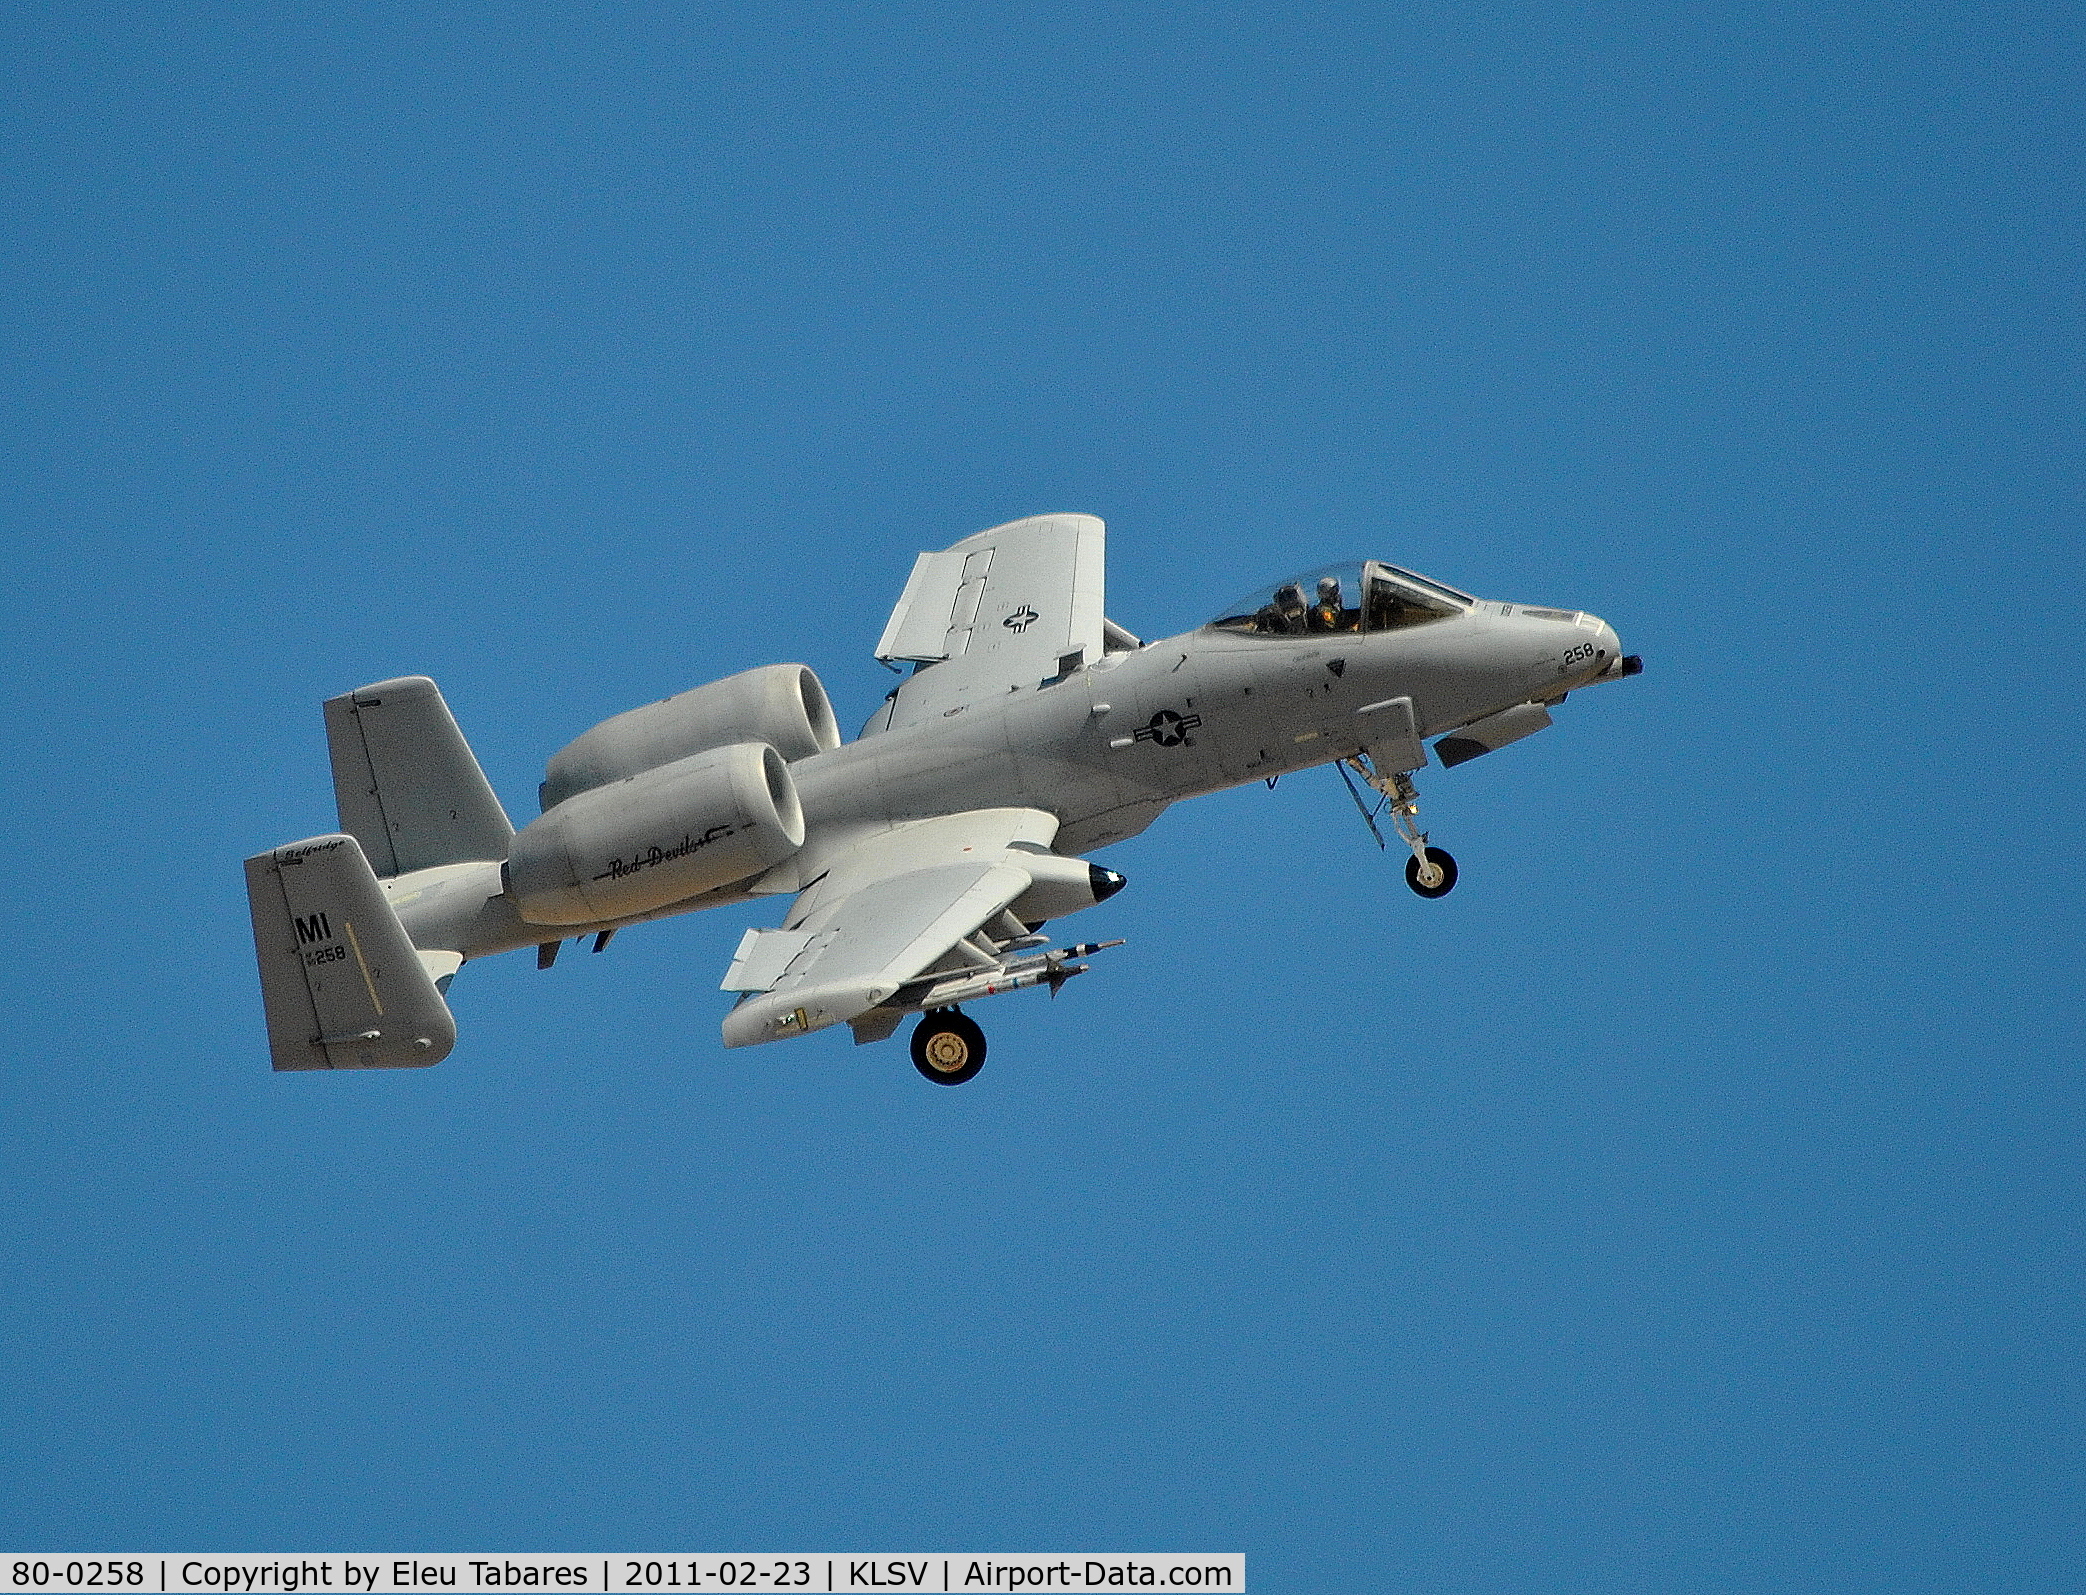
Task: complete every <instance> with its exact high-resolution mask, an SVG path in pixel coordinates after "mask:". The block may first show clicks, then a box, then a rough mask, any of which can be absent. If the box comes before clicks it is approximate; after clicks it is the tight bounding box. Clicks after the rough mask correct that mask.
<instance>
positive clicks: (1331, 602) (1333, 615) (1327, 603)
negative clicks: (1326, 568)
mask: <svg viewBox="0 0 2086 1595" xmlns="http://www.w3.org/2000/svg"><path fill="white" fill-rule="evenodd" d="M1340 608H1341V605H1340V578H1339V577H1337V576H1321V577H1319V578H1318V602H1317V603H1315V604H1313V605H1312V606H1311V629H1312V630H1313V631H1338V630H1339V629H1340Z"/></svg>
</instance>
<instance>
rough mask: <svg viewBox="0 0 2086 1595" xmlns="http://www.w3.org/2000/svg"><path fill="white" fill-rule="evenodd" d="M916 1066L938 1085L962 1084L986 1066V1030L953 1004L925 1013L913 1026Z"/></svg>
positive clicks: (914, 1063)
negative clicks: (957, 1009)
mask: <svg viewBox="0 0 2086 1595" xmlns="http://www.w3.org/2000/svg"><path fill="white" fill-rule="evenodd" d="M913 1067H914V1068H915V1069H918V1070H919V1071H920V1072H921V1073H922V1074H924V1075H925V1076H927V1078H928V1079H930V1080H932V1081H933V1082H934V1083H935V1084H936V1085H962V1084H963V1082H964V1081H966V1080H970V1079H973V1078H975V1077H976V1076H977V1073H978V1071H979V1070H980V1069H982V1068H984V1067H985V1032H984V1031H982V1030H980V1029H979V1028H978V1026H977V1024H976V1023H975V1022H974V1021H972V1020H970V1019H968V1018H966V1017H965V1016H964V1015H962V1014H960V1013H958V1012H957V1011H956V1010H955V1009H954V1008H944V1009H942V1010H941V1011H939V1012H937V1013H927V1014H922V1015H921V1016H920V1022H919V1023H918V1024H917V1025H915V1026H914V1027H913Z"/></svg>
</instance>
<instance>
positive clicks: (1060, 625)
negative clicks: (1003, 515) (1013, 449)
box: [876, 515, 1107, 730]
mask: <svg viewBox="0 0 2086 1595" xmlns="http://www.w3.org/2000/svg"><path fill="white" fill-rule="evenodd" d="M1106 552H1107V528H1106V527H1104V526H1103V525H1102V523H1101V522H1100V521H1099V520H1097V519H1096V518H1095V517H1093V516H1091V515H1032V516H1030V517H1029V518H1028V519H1027V520H1020V521H1009V522H1008V523H1007V524H1006V525H1004V526H995V527H993V528H992V529H991V530H990V531H984V532H979V533H978V534H977V535H976V536H973V537H966V538H965V539H964V540H963V541H962V542H960V543H958V544H956V545H955V547H953V548H949V549H946V550H944V551H943V552H941V553H939V554H922V555H921V556H920V557H919V558H918V559H917V560H915V561H914V562H913V573H912V576H911V578H910V579H909V580H908V581H907V582H906V584H905V592H904V594H903V595H902V596H901V597H900V598H899V600H898V607H897V608H896V609H894V610H892V611H891V620H890V623H889V624H888V625H886V626H885V627H884V635H883V638H882V640H881V641H879V642H878V643H877V648H876V656H877V657H878V658H879V659H882V660H884V661H885V662H886V663H893V662H896V661H899V660H908V661H911V662H912V663H914V664H917V665H919V666H920V667H921V668H920V669H919V670H917V671H915V672H914V673H913V675H912V676H911V677H910V678H909V679H908V680H907V681H906V683H905V684H904V685H903V686H902V687H900V688H899V689H898V694H897V698H896V701H895V703H894V705H893V707H892V712H891V720H890V728H891V729H893V730H895V729H897V728H898V727H900V726H905V725H910V724H912V723H913V722H915V721H918V720H929V719H933V718H934V717H935V716H937V715H941V714H946V713H948V712H949V711H950V710H952V709H959V708H962V707H963V706H965V705H966V704H970V703H974V702H977V701H979V700H981V699H985V698H991V697H995V696H998V695H999V694H1002V693H1006V692H1010V691H1014V690H1016V689H1018V688H1021V687H1033V686H1035V685H1036V684H1037V683H1038V682H1042V681H1047V680H1050V679H1052V678H1055V677H1058V676H1063V675H1065V674H1066V673H1067V672H1069V671H1073V670H1077V669H1078V668H1079V667H1080V665H1081V664H1083V663H1086V662H1088V661H1091V660H1094V659H1098V658H1100V657H1101V653H1102V649H1103V647H1104V641H1103V628H1104V626H1105V625H1106V622H1105V621H1104V620H1103V619H1102V615H1101V608H1102V599H1103V597H1104V587H1105V582H1104V564H1105V559H1106Z"/></svg>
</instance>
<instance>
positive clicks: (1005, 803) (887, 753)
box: [391, 601, 1622, 958]
mask: <svg viewBox="0 0 2086 1595" xmlns="http://www.w3.org/2000/svg"><path fill="white" fill-rule="evenodd" d="M1621 657H1622V654H1621V645H1620V643H1619V641H1618V640H1617V638H1616V635H1615V632H1614V631H1613V629H1611V628H1610V627H1609V626H1608V625H1607V624H1606V623H1605V622H1602V621H1600V620H1598V619H1596V618H1595V617H1593V616H1591V615H1579V614H1575V613H1573V612H1569V611H1561V610H1537V611H1534V612H1533V613H1527V612H1524V610H1523V606H1521V605H1507V604H1500V603H1496V602H1489V601H1487V602H1478V603H1474V604H1472V605H1471V606H1470V607H1469V609H1468V610H1467V611H1465V612H1463V613H1461V614H1457V615H1452V616H1444V617H1442V618H1440V619H1435V620H1431V621H1428V622H1426V623H1425V624H1419V625H1412V626H1409V627H1405V628H1403V629H1398V630H1389V631H1382V632H1374V633H1361V632H1345V633H1341V632H1333V633H1326V634H1321V635H1302V636H1261V635H1252V634H1247V633H1241V632H1237V631H1228V630H1224V629H1221V628H1217V627H1208V626H1206V627H1202V628H1200V629H1198V630H1195V631H1191V632H1184V633H1182V634H1181V635H1179V636H1176V637H1169V638H1166V639H1164V640H1162V641H1158V642H1152V643H1147V644H1144V645H1142V646H1140V647H1138V648H1135V649H1134V650H1126V651H1121V652H1111V653H1108V654H1106V655H1104V656H1103V657H1102V658H1100V659H1098V660H1095V661H1094V662H1093V663H1091V664H1089V665H1087V666H1085V667H1084V668H1082V669H1078V670H1074V671H1072V672H1071V673H1070V674H1069V675H1066V676H1065V677H1063V678H1062V679H1055V680H1052V681H1049V682H1045V683H1039V684H1037V685H1035V686H1032V687H1024V688H1020V689H1017V690H1015V691H1011V692H1009V693H1007V694H1005V695H1004V696H1003V697H1001V698H999V699H998V700H996V701H985V702H974V703H969V704H965V705H963V706H961V707H958V708H953V709H950V710H948V711H947V712H943V713H931V714H930V716H929V717H928V718H925V719H918V720H912V721H911V722H910V723H907V721H908V716H907V714H906V709H907V700H908V697H909V695H911V694H913V693H915V692H919V691H920V690H921V689H922V688H924V687H928V686H931V682H929V680H928V678H929V677H931V676H932V674H933V672H934V670H935V669H936V668H937V667H936V666H933V665H929V666H927V667H925V668H923V669H921V670H919V671H917V672H915V673H914V674H913V675H912V676H911V677H909V678H908V679H907V680H906V681H905V682H903V683H901V684H900V685H899V686H898V688H897V689H896V690H895V691H894V692H893V694H892V695H891V698H890V699H888V700H887V701H886V704H885V706H884V708H882V709H880V710H879V711H878V713H877V714H876V715H875V716H873V717H872V718H871V720H870V722H869V725H868V726H867V727H865V729H864V734H863V735H862V736H861V737H860V738H859V739H857V740H856V741H854V742H850V743H846V744H843V745H842V746H840V747H837V748H832V749H830V750H828V751H825V752H822V753H817V754H813V755H812V756H810V757H808V758H803V759H799V760H797V761H796V762H794V763H793V764H791V766H790V773H791V775H792V776H793V778H794V780H795V782H796V787H797V791H798V794H799V796H800V798H801V800H802V803H803V808H804V819H805V829H806V837H805V843H804V847H803V850H802V852H801V853H800V854H799V855H798V856H797V857H796V858H794V859H791V860H789V861H787V862H786V863H784V864H783V865H780V866H777V867H776V868H775V869H773V870H770V871H768V872H767V873H766V874H765V875H763V876H761V877H760V878H759V879H757V880H754V881H750V882H742V883H739V884H737V885H735V886H733V887H730V888H726V889H723V890H719V891H713V892H706V893H704V894H703V895H701V896H699V897H693V898H689V899H686V900H684V901H681V902H677V903H672V904H669V905H667V906H666V907H664V908H659V909H655V910H653V911H651V912H649V913H646V914H642V915H637V916H633V917H632V918H631V919H627V920H618V921H610V922H604V923H602V924H598V925H574V926H559V927H556V931H557V934H559V935H561V936H569V935H575V934H584V933H588V932H597V931H602V930H610V929H614V928H617V927H618V926H620V925H624V924H632V923H638V922H640V921H642V920H648V919H659V918H664V917H667V916H670V915H676V914H683V913H691V912H693V911H695V910H697V909H702V908H710V907H716V906H719V905H722V904H725V903H732V902H743V901H746V900H748V899H750V898H754V897H764V896H769V895H773V894H775V893H778V892H792V891H796V890H798V889H799V888H800V887H802V886H803V885H805V884H807V883H808V882H809V881H810V880H811V879H812V878H813V877H814V875H815V874H816V872H817V871H818V870H819V869H820V868H822V867H824V861H825V860H826V859H827V858H830V857H831V856H833V855H834V853H835V852H836V850H837V849H838V848H840V847H842V846H845V845H849V844H851V843H852V842H853V841H854V840H856V839H859V838H860V837H861V836H862V835H864V834H866V833H868V832H873V831H876V830H880V829H883V828H885V827H888V826H890V825H893V824H902V823H905V822H907V821H911V820H919V819H928V818H933V817H935V816H939V815H946V814H957V813H962V812H965V811H969V810H974V809H987V808H1030V809H1040V810H1043V811H1046V812H1047V813H1050V814H1052V815H1055V816H1056V817H1057V819H1058V820H1059V822H1060V825H1059V830H1058V833H1057V837H1056V842H1055V849H1056V851H1058V852H1059V853H1063V854H1082V853H1085V852H1088V851H1090V850H1092V849H1095V848H1099V847H1105V846H1107V845H1108V844H1110V843H1112V842H1118V841H1122V840H1123V839H1125V838H1126V837H1130V836H1134V835H1136V834H1137V833H1138V832H1140V831H1142V830H1143V829H1144V828H1145V827H1146V826H1147V825H1149V824H1150V823H1151V821H1152V820H1153V819H1155V818H1156V817H1157V816H1158V815H1159V813H1160V812H1162V811H1163V810H1164V809H1165V808H1166V807H1167V806H1168V805H1169V804H1172V803H1175V802H1178V801H1180V800H1181V799H1182V798H1188V797H1195V796H1198V795H1200V794H1202V793H1205V792H1215V791H1220V790H1222V789H1224V788H1226V787H1231V786H1237V785H1240V784H1242V783H1244V782H1247V781H1254V780H1269V779H1272V778H1274V777H1276V776H1281V775H1286V774H1289V773H1291V772H1293V771H1297V770H1303V769H1308V768H1310V767H1312V766H1314V765H1320V764H1327V763H1331V762H1333V761H1334V760H1337V759H1341V758H1345V757H1349V756H1351V755H1353V754H1355V753H1357V752H1359V751H1364V750H1366V749H1367V748H1368V746H1369V744H1370V738H1371V729H1370V728H1371V717H1370V716H1369V715H1368V714H1367V713H1365V712H1364V711H1366V710H1368V709H1369V708H1370V707H1371V706H1373V705H1378V704H1381V703H1383V702H1385V701H1386V700H1391V699H1397V698H1409V699H1410V700H1411V702H1412V706H1413V719H1414V722H1415V724H1416V727H1417V730H1418V733H1419V734H1420V735H1421V736H1429V737H1431V736H1436V735H1439V734H1441V733H1444V732H1448V731H1452V730H1455V729H1456V728H1458V727H1461V726H1465V725H1469V724H1470V723H1472V722H1473V721H1477V720H1480V719H1483V718H1484V717H1485V716H1488V715H1491V714H1494V713H1497V712H1499V711H1502V710H1506V709H1509V708H1511V707H1513V706H1514V705H1517V704H1522V703H1528V702H1539V703H1555V702H1556V701H1557V700H1559V699H1561V698H1562V697H1563V696H1564V695H1565V694H1566V693H1567V692H1569V691H1572V690H1574V689H1576V688H1578V687H1581V686H1584V685H1586V684H1588V683H1590V682H1592V681H1594V680H1596V679H1600V678H1603V677H1608V676H1612V675H1613V673H1614V670H1615V667H1616V665H1617V664H1618V662H1619V661H1620V660H1621ZM927 696H930V695H928V694H925V693H922V697H927ZM893 720H896V721H897V722H898V724H897V727H896V729H885V728H884V727H886V726H887V725H889V724H890V722H892V721H893ZM391 900H392V904H393V906H394V907H395V908H396V909H397V910H398V913H399V916H400V919H401V920H402V921H403V922H404V924H405V925H406V928H407V930H408V932H409V934H411V936H412V938H413V941H414V943H415V945H417V946H420V947H445V948H454V949H459V950H461V951H462V952H463V953H464V955H465V956H466V957H470V958H477V957H484V956H486V955H488V954H491V953H495V952H503V951H507V950H510V949H513V948H517V947H524V946H529V945H533V944H536V943H539V942H542V941H543V940H544V939H545V927H544V926H542V925H532V924H528V923H526V922H524V921H522V920H521V919H520V918H519V916H517V915H516V914H515V912H514V909H513V906H512V903H511V902H510V901H509V900H508V898H507V897H506V895H505V894H504V891H503V888H502V885H501V882H500V880H499V875H498V867H497V866H493V865H484V864H469V865H454V866H448V867H446V868H444V869H439V870H432V871H427V872H424V873H423V874H422V875H420V876H417V877H411V878H402V879H401V880H400V881H399V882H398V883H397V884H396V886H395V887H392V888H391Z"/></svg>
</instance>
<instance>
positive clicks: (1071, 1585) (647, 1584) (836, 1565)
mask: <svg viewBox="0 0 2086 1595" xmlns="http://www.w3.org/2000/svg"><path fill="white" fill-rule="evenodd" d="M1245 1587H1246V1558H1245V1554H1244V1553H1243V1552H1238V1551H1229V1552H1213V1553H1206V1554H1205V1553H1193V1554H1191V1553H1188V1552H1169V1553H1164V1554H1156V1555H1154V1554H1142V1553H1140V1554H1136V1555H1132V1554H1129V1553H1125V1552H1120V1551H1105V1552H1104V1551H1094V1552H1082V1553H1078V1554H1073V1553H1067V1552H1050V1553H1045V1552H1040V1551H1038V1552H1020V1551H1017V1552H994V1553H992V1554H989V1555H988V1554H985V1553H982V1552H966V1553H964V1554H962V1555H957V1554H955V1553H952V1552H948V1551H934V1552H914V1553H912V1554H909V1555H894V1554H892V1553H890V1552H877V1553H875V1554H869V1553H866V1552H861V1551H850V1552H845V1553H841V1552H835V1551H763V1552H760V1553H758V1554H756V1553H753V1552H741V1553H735V1554H730V1555H726V1554H722V1553H718V1552H708V1551H705V1552H690V1551H589V1552H587V1553H585V1554H584V1555H582V1554H580V1553H578V1552H571V1553H564V1554H556V1555H552V1554H545V1553H541V1552H536V1553H530V1554H527V1555H522V1554H501V1553H495V1552H462V1551H454V1552H451V1551H442V1552H429V1551H422V1552H410V1553H401V1552H388V1551H387V1552H376V1551H356V1552H339V1551H334V1552H328V1553H325V1554H312V1555H301V1556H300V1555H291V1554H289V1553H287V1552H285V1553H282V1554H275V1553H268V1554H246V1555H206V1554H204V1553H201V1552H194V1551H180V1552H175V1551H151V1552H135V1551H133V1552H126V1553H123V1554H120V1555H118V1554H111V1553H106V1552H104V1553H97V1554H92V1555H90V1554H87V1553H84V1552H79V1553H75V1552H69V1551H68V1552H48V1551H46V1552H27V1551H17V1552H5V1553H0V1595H14V1592H16V1591H24V1592H27V1591H36V1590H45V1591H66V1592H71V1591H75V1590H110V1591H116V1592H119V1595H121V1592H126V1591H136V1592H139V1595H145V1592H151V1595H304V1592H307V1591H318V1590H323V1591H326V1592H328V1595H346V1592H348V1591H355V1592H358V1595H363V1592H366V1595H436V1592H445V1591H454V1592H456V1595H465V1592H467V1591H481V1590H501V1591H510V1590H565V1591H582V1590H584V1591H587V1592H588V1595H625V1592H636V1591H642V1592H644V1595H666V1592H669V1591H674V1590H741V1589H757V1590H803V1591H817V1592H819V1595H830V1592H832V1591H835V1590H923V1591H933V1592H935V1595H962V1592H964V1591H970V1590H979V1591H1003V1592H1018V1591H1027V1590H1112V1589H1125V1590H1127V1589H1149V1590H1220V1591H1224V1592H1226V1595H1231V1592H1234V1591H1240V1590H1243V1589H1245Z"/></svg>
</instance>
